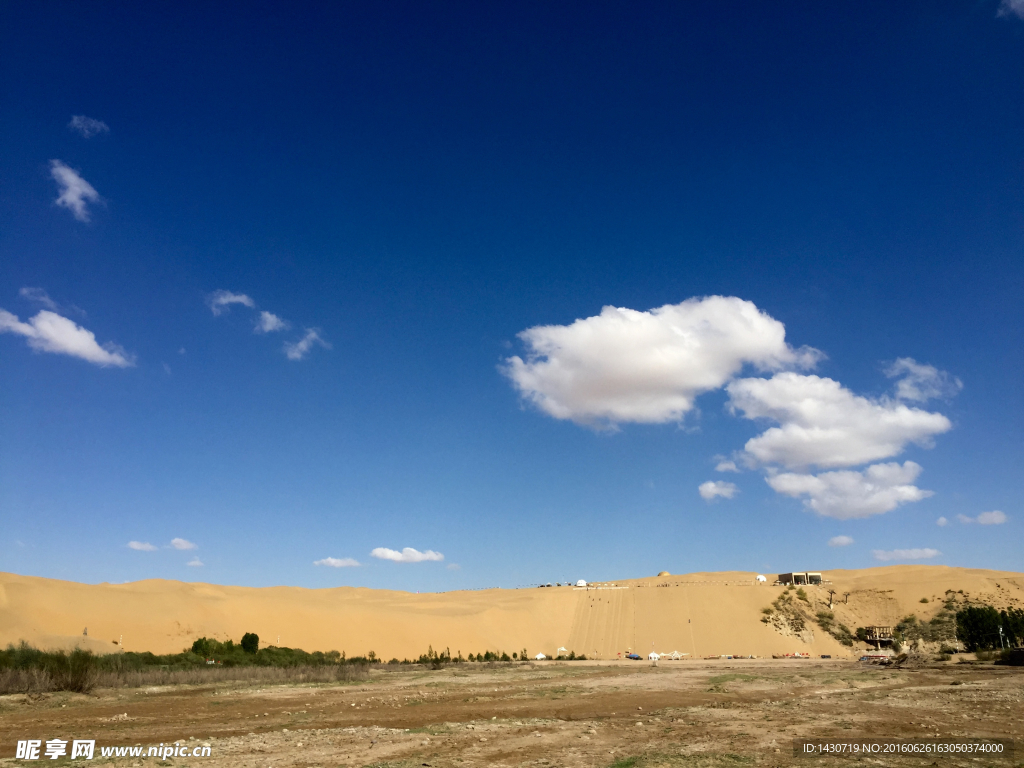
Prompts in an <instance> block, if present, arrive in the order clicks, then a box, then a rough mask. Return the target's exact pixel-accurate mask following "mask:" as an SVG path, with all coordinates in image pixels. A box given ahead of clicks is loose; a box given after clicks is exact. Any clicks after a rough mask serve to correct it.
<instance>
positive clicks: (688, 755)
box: [0, 659, 1024, 768]
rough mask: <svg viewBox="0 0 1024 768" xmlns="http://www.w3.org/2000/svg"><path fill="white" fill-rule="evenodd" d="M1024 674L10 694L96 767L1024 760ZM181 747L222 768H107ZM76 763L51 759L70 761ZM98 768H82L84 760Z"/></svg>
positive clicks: (10, 738)
mask: <svg viewBox="0 0 1024 768" xmlns="http://www.w3.org/2000/svg"><path fill="white" fill-rule="evenodd" d="M1022 704H1024V669H1021V668H1014V667H997V666H992V665H981V664H977V665H972V664H956V663H946V664H942V663H935V664H932V665H924V666H920V667H917V668H914V669H892V668H885V667H879V666H875V665H871V664H866V663H860V662H849V661H827V660H789V659H787V660H776V661H773V660H755V659H750V660H739V659H737V660H720V661H683V662H664V661H663V662H661V663H660V664H659V665H658V666H652V665H651V664H650V663H649V662H633V663H632V664H630V663H616V662H606V663H592V662H574V663H564V664H563V663H551V662H547V663H544V662H542V663H538V664H532V665H522V666H504V665H493V666H487V665H477V664H464V665H458V666H454V667H448V668H446V669H442V670H424V669H420V668H413V669H409V668H405V669H403V670H401V671H397V672H396V671H385V670H374V672H373V673H372V675H371V677H370V679H369V680H367V681H364V682H360V683H353V684H345V685H319V684H317V685H283V686H274V687H264V688H253V687H248V686H242V685H239V684H221V685H217V686H208V687H207V686H202V687H176V688H149V689H141V690H140V689H135V690H132V689H124V690H101V691H96V692H94V693H93V694H90V695H77V694H64V693H58V694H48V695H43V696H41V697H33V698H27V697H25V696H5V697H0V764H10V765H25V764H26V763H25V762H24V761H21V760H15V759H14V755H15V745H16V742H17V740H19V739H43V740H45V739H50V738H62V739H74V738H78V739H81V738H89V739H92V738H94V739H96V743H97V751H96V758H95V759H94V760H93V761H91V763H89V764H92V765H117V766H143V765H158V764H159V765H174V766H208V767H209V768H214V766H232V767H233V768H234V767H237V768H264V767H269V766H274V767H277V766H280V767H281V768H287V767H288V766H304V767H305V766H322V767H323V768H327V767H328V766H331V767H333V766H381V767H383V766H394V768H399V767H402V768H405V767H406V766H409V767H410V768H411V767H412V766H436V767H438V768H443V767H446V766H458V767H459V768H464V767H465V766H543V767H547V766H552V767H553V766H566V767H569V766H588V767H589V766H600V767H602V768H607V767H609V766H616V767H617V768H626V767H627V766H638V767H645V768H646V767H648V766H650V767H653V766H689V767H693V768H713V767H717V766H748V765H749V766H766V767H767V766H790V765H802V766H807V768H811V767H812V766H832V765H842V764H851V763H862V764H865V765H885V766H889V765H892V766H900V765H915V766H930V765H941V766H961V765H963V766H985V765H993V766H1024V742H1022V741H1021V738H1022V736H1024V717H1022V716H1024V706H1022ZM890 737H891V738H897V739H908V738H937V737H938V738H950V737H965V738H971V737H973V738H979V737H989V738H992V737H997V738H1009V739H1014V740H1015V741H1016V742H1017V744H1016V746H1017V752H1016V754H1015V756H1014V757H1013V758H1011V759H1007V758H1005V757H1004V758H1000V759H992V758H987V757H986V758H980V759H979V758H970V757H927V758H925V757H898V758H885V757H879V758H873V757H872V758H841V757H826V758H821V757H795V756H794V754H793V739H795V738H839V739H864V738H890ZM175 741H179V742H181V743H182V744H188V745H189V746H195V745H202V744H209V745H210V747H211V751H212V756H211V757H206V758H198V757H188V758H169V759H168V760H166V761H163V762H160V761H158V759H157V758H155V757H150V758H146V757H143V758H101V757H100V756H99V747H100V746H109V745H135V744H142V745H146V746H148V745H154V744H158V743H161V742H163V743H171V742H175ZM68 762H71V761H70V760H69V759H68V758H61V759H59V760H47V761H46V763H45V764H49V765H61V764H67V763H68ZM82 762H83V761H80V760H76V761H74V763H75V764H78V763H82Z"/></svg>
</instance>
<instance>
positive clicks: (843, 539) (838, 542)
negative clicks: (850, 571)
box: [828, 536, 853, 547]
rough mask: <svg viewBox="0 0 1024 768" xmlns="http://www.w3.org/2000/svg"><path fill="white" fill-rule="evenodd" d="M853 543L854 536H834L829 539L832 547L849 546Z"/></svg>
mask: <svg viewBox="0 0 1024 768" xmlns="http://www.w3.org/2000/svg"><path fill="white" fill-rule="evenodd" d="M851 544H853V537H852V536H833V537H832V538H831V539H829V540H828V545H829V546H830V547H848V546H850V545H851Z"/></svg>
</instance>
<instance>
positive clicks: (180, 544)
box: [171, 539, 198, 549]
mask: <svg viewBox="0 0 1024 768" xmlns="http://www.w3.org/2000/svg"><path fill="white" fill-rule="evenodd" d="M171 546H172V547H174V548H175V549H196V548H197V547H198V545H196V544H194V543H193V542H191V541H189V540H188V539H171Z"/></svg>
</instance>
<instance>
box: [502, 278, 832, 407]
mask: <svg viewBox="0 0 1024 768" xmlns="http://www.w3.org/2000/svg"><path fill="white" fill-rule="evenodd" d="M519 338H520V339H521V340H522V341H523V342H524V344H525V345H526V347H527V352H526V359H525V360H524V359H522V358H521V357H519V356H518V355H514V356H512V357H510V358H508V359H506V360H505V364H504V366H503V367H502V370H503V372H504V373H505V375H507V376H508V377H509V378H510V379H511V380H512V382H513V383H514V385H515V386H516V388H517V389H518V390H519V392H520V393H521V394H522V396H523V397H524V398H525V399H526V400H528V401H529V402H531V403H533V404H534V405H536V406H537V407H538V408H540V409H541V410H542V411H544V412H545V413H547V414H548V415H550V416H553V417H555V418H557V419H569V420H572V421H575V422H577V423H581V424H599V423H607V424H612V425H614V424H616V423H620V422H642V423H660V422H668V421H677V420H679V419H681V418H682V417H683V415H684V414H686V413H687V412H688V411H689V410H691V409H692V408H693V400H694V398H695V397H696V396H697V395H699V394H701V393H702V392H708V391H710V390H714V389H718V388H719V387H721V386H722V385H724V384H725V383H726V382H727V381H728V380H729V379H731V378H732V377H733V376H735V375H736V374H737V373H739V372H740V371H741V370H742V369H743V367H744V366H745V365H748V364H749V365H753V366H754V367H755V368H757V369H758V370H764V371H771V370H779V369H783V368H792V367H811V366H813V365H814V364H815V362H816V361H817V360H818V359H819V358H820V357H821V353H819V352H818V351H817V350H814V349H810V348H802V349H798V350H795V349H793V348H792V347H790V346H789V345H788V344H787V343H786V329H785V326H783V324H782V323H781V322H779V321H778V320H775V319H774V318H772V317H771V316H769V315H768V314H766V313H764V312H762V311H761V310H759V309H758V308H757V307H756V306H755V305H754V304H753V303H752V302H749V301H743V300H742V299H739V298H736V297H729V296H708V297H705V298H693V299H688V300H687V301H684V302H682V303H681V304H668V305H666V306H663V307H659V308H657V309H652V310H650V311H647V312H639V311H636V310H633V309H625V308H620V307H612V306H607V307H604V308H603V309H602V310H601V314H600V315H597V316H595V317H588V318H584V319H582V320H576V321H575V322H574V323H572V324H571V325H541V326H535V327H533V328H528V329H527V330H525V331H523V332H521V333H520V334H519Z"/></svg>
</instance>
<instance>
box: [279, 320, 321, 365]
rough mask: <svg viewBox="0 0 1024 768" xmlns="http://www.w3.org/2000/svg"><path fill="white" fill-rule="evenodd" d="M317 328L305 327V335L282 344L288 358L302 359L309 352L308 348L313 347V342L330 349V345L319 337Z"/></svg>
mask: <svg viewBox="0 0 1024 768" xmlns="http://www.w3.org/2000/svg"><path fill="white" fill-rule="evenodd" d="M318 331H319V329H318V328H307V329H306V335H305V336H303V337H302V338H301V339H299V340H298V341H296V342H295V343H291V342H286V343H285V345H284V353H285V355H287V356H288V359H289V360H302V359H303V358H304V357H305V356H306V355H308V354H309V350H311V349H312V348H313V345H314V344H319V345H320V346H321V347H323V348H324V349H330V348H331V345H330V344H328V343H327V342H326V341H324V340H323V339H321V338H320V334H319V332H318Z"/></svg>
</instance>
